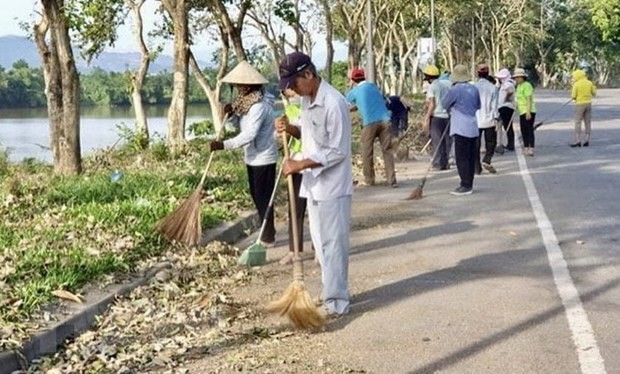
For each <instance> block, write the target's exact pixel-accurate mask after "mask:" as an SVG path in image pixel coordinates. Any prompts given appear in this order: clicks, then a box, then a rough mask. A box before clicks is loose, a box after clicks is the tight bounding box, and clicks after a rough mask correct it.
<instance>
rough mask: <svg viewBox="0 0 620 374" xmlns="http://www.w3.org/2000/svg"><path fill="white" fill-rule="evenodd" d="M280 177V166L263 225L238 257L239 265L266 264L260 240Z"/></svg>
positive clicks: (264, 249) (265, 255)
mask: <svg viewBox="0 0 620 374" xmlns="http://www.w3.org/2000/svg"><path fill="white" fill-rule="evenodd" d="M281 175H282V166H280V171H279V172H278V176H277V177H276V183H275V184H274V185H273V191H272V192H271V198H270V199H269V206H267V210H266V211H265V217H264V218H263V223H262V224H261V226H260V230H259V232H258V235H257V236H256V241H255V242H254V244H252V245H250V246H249V247H247V248H246V249H245V250H244V251H243V253H241V256H239V261H238V263H239V265H247V266H261V265H264V264H265V263H267V250H266V248H265V246H264V245H263V244H262V243H261V240H260V238H261V237H262V236H263V232H264V231H265V227H267V217H269V211H270V210H271V209H273V203H274V201H275V198H276V191H277V190H278V184H279V183H280V176H281Z"/></svg>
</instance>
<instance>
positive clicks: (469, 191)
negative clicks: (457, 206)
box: [450, 186, 474, 196]
mask: <svg viewBox="0 0 620 374" xmlns="http://www.w3.org/2000/svg"><path fill="white" fill-rule="evenodd" d="M473 192H474V189H473V188H465V187H463V186H459V187H458V188H457V189H456V190H454V191H451V192H450V194H451V195H454V196H465V195H471V194H472V193H473Z"/></svg>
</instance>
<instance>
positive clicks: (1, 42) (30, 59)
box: [0, 35, 207, 73]
mask: <svg viewBox="0 0 620 374" xmlns="http://www.w3.org/2000/svg"><path fill="white" fill-rule="evenodd" d="M0 51H1V52H0V66H2V67H4V68H5V69H7V70H8V69H10V68H11V66H13V63H15V62H16V61H18V60H20V59H22V60H24V61H26V62H27V63H28V65H29V66H31V67H39V66H41V60H40V58H39V53H38V52H37V47H36V44H35V43H34V42H33V41H32V40H29V39H28V38H25V37H22V36H15V35H7V36H0ZM75 58H76V61H77V67H78V70H79V71H80V72H82V73H88V72H89V71H91V70H92V69H94V68H95V67H99V68H101V69H103V70H106V71H115V72H123V71H125V70H127V69H128V68H130V69H135V68H137V66H138V64H139V62H140V53H138V52H127V53H120V52H103V53H101V55H99V57H97V58H96V59H93V61H91V63H90V64H87V63H86V61H84V60H83V59H82V58H81V57H80V56H79V53H76V55H75ZM198 63H199V65H200V66H201V67H206V66H207V64H205V63H204V62H200V61H199V62H198ZM172 65H173V59H172V57H171V56H167V55H160V56H159V57H158V58H157V59H156V60H155V61H152V62H151V65H150V67H149V72H150V73H159V72H161V71H166V70H167V71H171V70H172Z"/></svg>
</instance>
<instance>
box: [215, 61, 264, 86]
mask: <svg viewBox="0 0 620 374" xmlns="http://www.w3.org/2000/svg"><path fill="white" fill-rule="evenodd" d="M222 82H224V83H232V84H267V83H269V81H268V80H267V79H266V78H265V77H263V75H262V74H261V73H259V72H258V70H256V69H255V68H254V67H253V66H252V65H250V64H249V63H248V62H247V61H245V60H243V61H241V62H240V63H238V64H237V66H235V68H234V69H232V70H231V71H230V72H229V73H228V74H226V76H225V77H224V78H222Z"/></svg>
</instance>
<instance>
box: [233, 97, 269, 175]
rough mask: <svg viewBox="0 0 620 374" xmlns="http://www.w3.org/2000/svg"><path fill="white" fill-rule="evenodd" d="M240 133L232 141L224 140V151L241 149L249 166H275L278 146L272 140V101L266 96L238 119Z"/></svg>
mask: <svg viewBox="0 0 620 374" xmlns="http://www.w3.org/2000/svg"><path fill="white" fill-rule="evenodd" d="M238 120H239V126H240V130H241V131H240V132H239V134H238V135H237V136H235V137H234V138H232V139H228V140H224V149H235V148H241V147H243V151H244V161H245V163H246V164H247V165H250V166H263V165H269V164H275V163H276V162H277V161H278V146H277V144H276V142H275V139H274V138H273V131H274V125H273V124H274V118H273V101H272V100H271V97H269V96H268V95H267V94H265V96H264V97H263V100H261V101H260V102H258V103H255V104H254V105H252V106H251V107H250V109H249V110H248V112H247V113H246V114H244V115H242V116H240V117H239V118H238Z"/></svg>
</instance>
